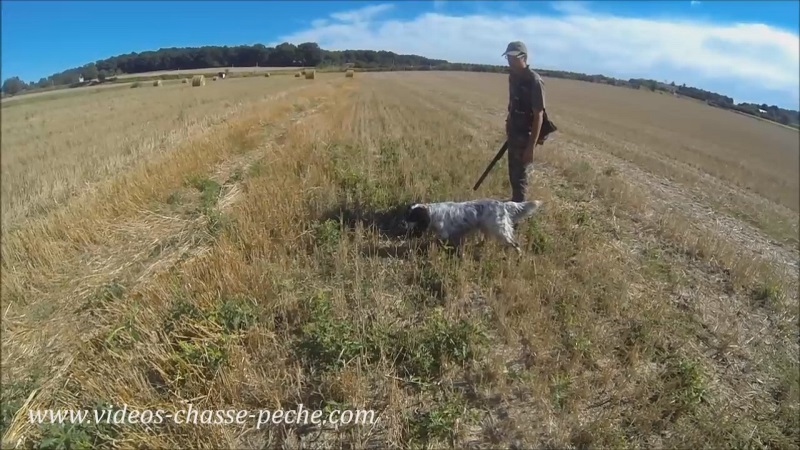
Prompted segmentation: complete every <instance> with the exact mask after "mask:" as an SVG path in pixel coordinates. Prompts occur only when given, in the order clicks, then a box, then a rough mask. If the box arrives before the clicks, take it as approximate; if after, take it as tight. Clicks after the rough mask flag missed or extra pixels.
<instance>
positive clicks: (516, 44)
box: [501, 41, 528, 56]
mask: <svg viewBox="0 0 800 450" xmlns="http://www.w3.org/2000/svg"><path fill="white" fill-rule="evenodd" d="M527 54H528V47H526V46H525V43H524V42H522V41H513V42H510V43H509V44H508V47H506V51H505V53H503V54H502V55H501V56H506V55H509V56H519V55H527Z"/></svg>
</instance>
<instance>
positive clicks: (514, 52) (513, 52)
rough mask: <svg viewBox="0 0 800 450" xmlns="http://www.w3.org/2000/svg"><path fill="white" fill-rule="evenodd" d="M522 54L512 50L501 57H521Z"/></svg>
mask: <svg viewBox="0 0 800 450" xmlns="http://www.w3.org/2000/svg"><path fill="white" fill-rule="evenodd" d="M522 54H523V53H522V52H521V51H519V50H511V51H510V52H505V53H503V54H502V55H500V56H519V55H522Z"/></svg>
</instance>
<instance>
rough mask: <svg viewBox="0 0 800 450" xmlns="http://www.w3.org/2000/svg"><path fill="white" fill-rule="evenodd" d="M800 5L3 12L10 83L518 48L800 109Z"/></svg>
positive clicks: (177, 5)
mask: <svg viewBox="0 0 800 450" xmlns="http://www.w3.org/2000/svg"><path fill="white" fill-rule="evenodd" d="M799 4H800V2H797V1H779V2H768V1H759V2H745V1H733V2H723V1H717V0H715V1H675V2H670V1H647V2H646V1H637V2H620V1H593V2H590V1H581V2H578V1H518V2H489V1H460V2H454V1H438V0H437V1H419V2H411V1H403V2H367V1H355V2H332V1H317V2H295V1H292V2H278V1H247V2H234V1H210V0H209V1H194V2H189V1H185V2H166V1H139V2H122V1H109V2H103V1H97V0H95V1H85V2H67V1H57V2H36V1H30V0H25V1H22V0H4V1H3V2H2V4H1V5H2V6H0V7H1V8H2V78H4V79H5V78H7V77H10V76H15V75H16V76H20V77H21V78H23V79H24V80H26V81H37V80H38V79H39V78H41V77H44V76H48V75H50V74H53V73H55V72H60V71H62V70H65V69H68V68H71V67H75V66H79V65H83V64H85V63H88V62H91V61H96V60H98V59H104V58H107V57H110V56H115V55H118V54H123V53H129V52H132V51H136V52H140V51H145V50H156V49H158V48H161V47H182V46H202V45H240V44H255V43H263V44H265V45H275V44H277V43H280V42H283V41H289V42H293V43H295V44H299V43H301V42H304V41H314V42H318V43H319V44H320V46H321V47H322V48H325V49H334V50H340V49H346V48H354V49H355V48H359V49H374V50H390V51H395V52H398V53H415V54H419V55H423V56H428V57H432V58H443V59H447V60H450V61H456V62H475V63H489V64H503V63H504V61H503V60H502V59H501V58H500V54H501V53H502V51H503V50H504V47H505V44H506V43H507V42H508V41H509V40H516V39H521V40H524V41H525V42H526V43H527V44H528V46H529V49H530V51H531V53H532V63H533V66H534V67H541V68H547V69H563V70H573V71H580V72H585V73H602V74H606V75H610V76H618V77H622V78H638V77H644V78H655V79H659V80H667V81H675V82H676V83H678V84H680V83H686V84H687V85H691V86H696V87H700V88H704V89H709V90H713V91H716V92H719V93H722V94H726V95H730V96H732V97H734V99H735V100H736V101H737V102H740V101H749V102H757V103H762V102H764V103H768V104H777V105H779V106H783V107H789V108H792V109H798V108H800V93H799V92H798V91H800V79H798V77H799V75H798V71H800V59H798V58H800V56H798V54H799V53H800V46H799V45H800V44H798V34H799V33H800V30H799V28H800V24H798V21H800V6H798V5H799Z"/></svg>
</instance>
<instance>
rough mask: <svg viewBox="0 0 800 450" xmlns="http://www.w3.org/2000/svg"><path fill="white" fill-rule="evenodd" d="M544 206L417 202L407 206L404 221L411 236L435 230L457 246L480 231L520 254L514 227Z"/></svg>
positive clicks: (536, 203)
mask: <svg viewBox="0 0 800 450" xmlns="http://www.w3.org/2000/svg"><path fill="white" fill-rule="evenodd" d="M541 205H542V202H541V201H540V200H533V201H527V202H511V201H500V200H494V199H481V200H471V201H465V202H440V203H415V204H413V205H411V206H409V207H408V209H407V210H406V214H405V218H404V219H405V222H406V229H407V230H408V231H410V232H411V235H412V236H420V235H422V233H424V232H426V231H432V232H433V233H434V234H436V236H437V237H438V238H439V239H441V240H445V241H450V242H452V243H454V244H456V245H458V244H459V243H460V242H461V241H462V239H463V238H464V237H465V236H466V235H467V234H469V233H471V232H473V231H481V232H482V233H483V234H484V235H486V236H491V237H493V238H495V239H497V240H499V241H501V242H503V243H504V244H506V245H509V246H511V247H514V249H515V250H516V251H517V253H521V252H522V250H520V247H519V244H518V243H517V240H516V239H515V238H514V228H515V225H516V224H517V223H518V222H519V221H520V220H522V219H524V218H527V217H530V216H531V215H533V213H534V212H536V210H537V209H539V207H540V206H541Z"/></svg>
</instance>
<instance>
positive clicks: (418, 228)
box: [405, 204, 431, 235]
mask: <svg viewBox="0 0 800 450" xmlns="http://www.w3.org/2000/svg"><path fill="white" fill-rule="evenodd" d="M405 221H406V222H407V223H409V224H413V225H414V226H413V227H412V229H411V231H412V234H414V235H419V234H421V233H422V232H423V231H425V230H426V229H427V228H428V226H429V225H430V223H431V215H430V212H429V211H428V208H426V207H425V206H423V205H419V204H413V205H411V206H409V207H408V210H407V211H406V216H405Z"/></svg>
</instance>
